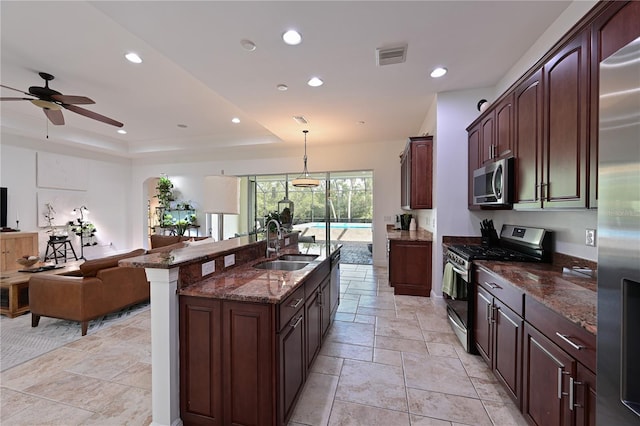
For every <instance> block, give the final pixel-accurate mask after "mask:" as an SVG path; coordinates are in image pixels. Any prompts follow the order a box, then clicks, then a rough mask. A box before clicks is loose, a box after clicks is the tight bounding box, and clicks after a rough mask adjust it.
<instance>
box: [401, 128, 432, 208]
mask: <svg viewBox="0 0 640 426" xmlns="http://www.w3.org/2000/svg"><path fill="white" fill-rule="evenodd" d="M400 162H401V177H400V194H401V207H402V208H403V209H405V210H414V209H430V208H431V207H432V202H431V200H432V175H433V136H420V137H411V138H409V140H408V141H407V146H406V148H405V150H404V152H403V153H402V156H401V159H400Z"/></svg>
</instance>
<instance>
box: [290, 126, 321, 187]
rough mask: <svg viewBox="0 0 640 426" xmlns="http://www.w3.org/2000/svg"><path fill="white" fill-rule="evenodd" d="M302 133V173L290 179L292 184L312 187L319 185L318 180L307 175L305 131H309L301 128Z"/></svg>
mask: <svg viewBox="0 0 640 426" xmlns="http://www.w3.org/2000/svg"><path fill="white" fill-rule="evenodd" d="M302 133H304V170H303V171H302V174H301V175H300V176H298V177H297V178H295V179H294V180H292V181H291V183H292V184H293V186H296V187H299V188H314V187H316V186H318V185H320V181H319V180H318V179H314V178H312V177H309V171H308V170H307V133H309V131H308V130H303V131H302Z"/></svg>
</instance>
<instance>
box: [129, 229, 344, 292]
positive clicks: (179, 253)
mask: <svg viewBox="0 0 640 426" xmlns="http://www.w3.org/2000/svg"><path fill="white" fill-rule="evenodd" d="M258 244H263V245H264V240H256V239H255V237H240V238H234V239H231V240H225V241H219V242H215V243H211V244H202V245H196V246H191V247H184V248H179V249H174V250H171V251H170V252H160V253H152V254H148V255H143V256H138V257H134V258H128V259H124V260H121V261H120V262H119V264H120V265H121V266H132V267H138V268H152V269H170V268H175V267H182V269H184V270H185V271H188V269H189V267H190V266H193V265H194V264H196V265H195V266H198V264H202V263H204V262H209V261H211V260H214V259H219V258H220V257H221V256H226V255H227V254H231V253H236V252H237V251H238V250H240V249H243V250H244V249H247V248H251V247H252V246H254V245H258ZM341 247H342V245H341V244H326V243H321V242H318V243H298V244H294V245H291V246H288V247H285V248H283V249H281V250H280V255H283V254H298V253H302V254H314V255H317V256H318V257H317V258H316V259H314V260H312V261H309V262H308V264H307V265H306V266H305V267H304V268H302V269H299V270H296V271H283V270H265V269H258V268H255V267H254V266H255V265H257V264H259V263H262V262H265V261H267V260H275V256H272V257H271V258H270V259H267V258H266V257H265V256H264V255H262V256H258V257H255V258H253V259H249V260H246V261H243V262H242V263H239V264H237V265H235V266H233V267H231V268H228V269H226V268H225V269H224V270H219V271H217V272H216V273H214V274H212V275H210V276H208V277H204V278H200V279H191V278H189V279H185V280H184V281H185V282H186V285H181V286H179V289H178V294H179V295H183V296H196V297H205V298H215V299H225V300H237V301H243V302H255V303H279V302H280V301H282V300H284V299H285V298H286V297H287V296H288V295H289V294H291V293H292V292H293V291H295V290H296V289H297V288H298V287H299V286H300V284H301V283H303V282H304V281H305V280H306V279H307V277H308V276H309V275H311V274H312V273H313V271H315V270H316V268H318V267H319V266H320V265H321V264H322V263H323V262H324V261H325V260H326V261H329V260H328V257H330V255H331V254H333V253H334V252H335V251H336V250H339V249H340V248H341ZM254 248H255V247H254ZM259 253H261V254H262V253H263V252H262V250H260V251H259ZM196 269H199V267H198V268H196ZM186 274H187V275H189V272H186ZM181 277H183V275H182V270H181Z"/></svg>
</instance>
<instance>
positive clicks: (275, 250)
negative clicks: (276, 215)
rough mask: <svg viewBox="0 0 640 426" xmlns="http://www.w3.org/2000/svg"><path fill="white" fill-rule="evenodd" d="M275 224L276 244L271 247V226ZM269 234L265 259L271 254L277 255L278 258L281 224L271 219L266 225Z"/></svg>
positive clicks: (266, 231)
mask: <svg viewBox="0 0 640 426" xmlns="http://www.w3.org/2000/svg"><path fill="white" fill-rule="evenodd" d="M272 222H273V223H275V224H276V241H275V244H274V245H273V247H270V246H271V241H270V238H269V225H271V223H272ZM264 232H265V233H266V234H267V253H266V254H265V257H267V258H268V257H269V255H270V253H275V254H276V257H278V255H279V254H280V232H281V231H280V222H278V221H277V220H276V219H270V220H269V221H268V222H267V224H266V225H265V231H264Z"/></svg>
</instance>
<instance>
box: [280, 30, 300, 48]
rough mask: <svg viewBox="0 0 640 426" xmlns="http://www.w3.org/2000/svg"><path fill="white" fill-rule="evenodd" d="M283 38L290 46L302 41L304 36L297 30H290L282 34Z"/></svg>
mask: <svg viewBox="0 0 640 426" xmlns="http://www.w3.org/2000/svg"><path fill="white" fill-rule="evenodd" d="M282 40H283V41H284V42H285V43H287V44H288V45H290V46H295V45H297V44H300V43H301V42H302V36H301V35H300V33H299V32H297V31H296V30H289V31H287V32H285V33H284V34H282Z"/></svg>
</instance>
